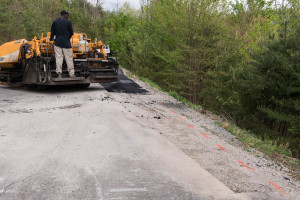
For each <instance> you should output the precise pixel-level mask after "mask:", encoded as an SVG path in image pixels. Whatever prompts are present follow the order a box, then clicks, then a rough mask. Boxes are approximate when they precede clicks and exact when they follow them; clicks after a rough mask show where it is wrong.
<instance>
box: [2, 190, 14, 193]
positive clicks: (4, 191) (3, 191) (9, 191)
mask: <svg viewBox="0 0 300 200" xmlns="http://www.w3.org/2000/svg"><path fill="white" fill-rule="evenodd" d="M7 193H15V191H14V190H0V194H7Z"/></svg>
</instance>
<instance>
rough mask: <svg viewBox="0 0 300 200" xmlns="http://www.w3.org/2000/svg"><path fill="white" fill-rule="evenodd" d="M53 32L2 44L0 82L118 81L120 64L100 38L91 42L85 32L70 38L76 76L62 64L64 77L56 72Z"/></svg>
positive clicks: (16, 83)
mask: <svg viewBox="0 0 300 200" xmlns="http://www.w3.org/2000/svg"><path fill="white" fill-rule="evenodd" d="M50 34H51V33H50V32H49V33H47V36H45V37H44V35H43V34H42V35H41V37H40V39H37V37H34V39H33V40H32V41H27V40H26V39H20V40H16V41H12V42H7V43H4V44H3V45H2V46H0V84H2V85H11V86H21V85H36V86H49V85H78V86H81V87H89V85H90V83H103V82H115V81H118V67H119V64H118V62H117V61H116V60H115V59H114V58H110V57H108V56H107V54H106V52H105V50H104V47H105V46H104V44H103V43H102V42H101V41H97V39H95V41H92V40H91V39H89V38H88V37H87V36H86V34H84V33H75V34H74V35H73V36H72V38H71V45H72V49H73V61H74V70H75V76H76V77H74V78H70V77H69V75H68V71H67V67H66V63H65V61H64V63H63V72H62V78H58V75H57V74H56V64H55V53H54V43H53V41H50Z"/></svg>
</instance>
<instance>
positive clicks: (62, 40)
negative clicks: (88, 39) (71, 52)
mask: <svg viewBox="0 0 300 200" xmlns="http://www.w3.org/2000/svg"><path fill="white" fill-rule="evenodd" d="M73 34H74V33H73V26H72V22H71V21H70V20H68V19H66V18H58V19H56V20H54V21H53V23H52V26H51V38H53V37H54V35H55V36H56V38H55V40H54V44H55V46H57V47H60V48H66V49H68V48H72V47H71V43H70V39H71V37H72V35H73Z"/></svg>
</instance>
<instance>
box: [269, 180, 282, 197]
mask: <svg viewBox="0 0 300 200" xmlns="http://www.w3.org/2000/svg"><path fill="white" fill-rule="evenodd" d="M268 183H270V184H272V185H273V186H274V187H276V189H277V190H279V192H281V194H283V195H285V193H284V191H283V190H282V189H281V187H279V186H278V185H276V184H275V183H273V182H272V181H268Z"/></svg>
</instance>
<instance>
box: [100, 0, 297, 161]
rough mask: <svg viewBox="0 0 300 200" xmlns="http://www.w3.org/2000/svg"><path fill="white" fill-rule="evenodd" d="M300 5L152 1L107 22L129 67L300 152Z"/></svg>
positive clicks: (107, 31)
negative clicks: (137, 9)
mask: <svg viewBox="0 0 300 200" xmlns="http://www.w3.org/2000/svg"><path fill="white" fill-rule="evenodd" d="M299 24H300V18H299V1H289V2H288V3H285V4H281V5H277V6H276V7H275V6H274V3H273V1H269V2H268V1H264V0H248V1H247V2H246V3H243V2H239V1H236V2H235V3H228V1H223V0H206V1H203V0H180V1H178V0H152V1H144V5H143V6H142V7H141V10H139V11H137V12H134V13H132V12H128V10H127V9H123V10H122V11H121V12H119V13H116V14H115V16H114V17H113V18H110V19H108V20H107V21H106V26H105V34H106V39H107V41H108V42H109V44H110V45H111V46H112V47H113V48H114V49H117V50H119V55H120V58H121V59H120V61H121V64H122V65H123V66H124V67H127V68H129V69H131V70H132V71H134V72H136V73H138V74H139V75H141V76H144V77H147V78H149V79H150V80H152V81H154V82H155V83H157V84H159V85H160V86H161V87H162V88H163V89H165V90H167V91H170V92H177V93H178V94H179V95H181V96H183V97H185V98H187V99H188V100H190V101H192V102H193V103H196V104H201V105H202V106H204V107H206V108H208V109H210V110H213V111H215V112H217V113H219V114H222V115H223V116H224V117H226V118H227V119H229V120H231V121H232V122H233V123H236V124H238V125H239V126H241V127H244V128H246V129H249V130H252V131H253V133H255V134H257V135H259V136H260V137H261V138H263V139H264V138H268V139H269V138H270V139H273V140H274V141H276V142H277V143H282V144H287V143H289V145H290V149H291V154H292V155H293V156H295V157H299V153H300V152H299V149H300V146H299V145H300V66H299V64H300V51H299V50H300V49H299V48H300V40H299V39H300V37H299V36H300V35H299V33H300V32H299V31H300V26H299Z"/></svg>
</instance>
